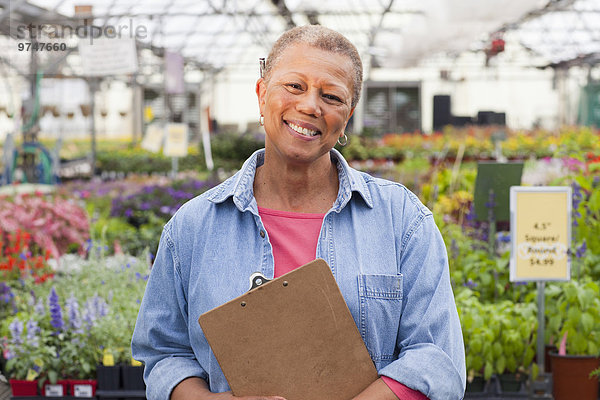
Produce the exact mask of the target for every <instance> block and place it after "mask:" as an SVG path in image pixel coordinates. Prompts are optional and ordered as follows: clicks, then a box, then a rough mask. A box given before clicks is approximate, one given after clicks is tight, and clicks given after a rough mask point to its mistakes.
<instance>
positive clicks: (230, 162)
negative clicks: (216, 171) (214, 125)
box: [200, 133, 265, 169]
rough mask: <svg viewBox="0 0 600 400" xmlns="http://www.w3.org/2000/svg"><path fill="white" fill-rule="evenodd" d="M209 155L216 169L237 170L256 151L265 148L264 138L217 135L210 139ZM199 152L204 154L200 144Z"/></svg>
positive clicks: (250, 135)
mask: <svg viewBox="0 0 600 400" xmlns="http://www.w3.org/2000/svg"><path fill="white" fill-rule="evenodd" d="M210 147H211V153H212V156H213V160H214V163H215V166H216V167H221V168H226V169H239V168H240V167H241V166H242V164H243V163H244V161H246V159H247V158H248V157H250V156H251V155H252V153H254V152H255V151H256V150H259V149H262V148H263V147H265V141H264V136H262V135H260V136H259V135H257V136H255V135H252V134H243V135H239V134H237V133H219V134H216V135H214V136H213V137H211V143H210ZM200 152H201V153H202V154H204V150H203V148H202V144H200Z"/></svg>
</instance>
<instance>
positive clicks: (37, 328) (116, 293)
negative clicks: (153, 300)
mask: <svg viewBox="0 0 600 400" xmlns="http://www.w3.org/2000/svg"><path fill="white" fill-rule="evenodd" d="M92 254H93V253H92ZM57 269H58V270H57V275H56V276H55V278H54V280H53V281H52V282H45V283H42V284H37V285H34V284H33V282H32V281H31V280H30V279H29V280H25V281H24V282H23V286H22V287H21V288H19V289H18V290H17V292H18V293H17V294H16V295H15V299H16V303H17V304H16V310H15V312H14V313H12V315H10V316H8V317H7V318H6V319H3V320H2V321H0V337H4V338H5V339H3V340H2V350H3V354H4V356H5V358H6V359H7V360H8V362H7V365H6V370H7V372H8V375H9V377H14V378H24V377H27V376H29V377H32V376H35V377H38V378H39V379H41V380H50V381H52V382H55V381H56V380H57V379H59V378H78V379H86V378H87V379H89V378H93V377H94V376H95V369H96V365H97V364H98V363H99V362H100V360H101V358H102V355H103V352H104V351H105V350H106V349H114V353H115V355H116V356H117V361H119V362H123V363H129V362H130V361H131V354H130V350H129V345H130V342H131V335H132V333H133V328H134V324H135V320H136V317H137V313H138V310H139V305H140V302H141V298H142V296H143V293H144V289H145V286H146V281H147V279H148V273H149V268H148V262H147V259H146V258H145V257H141V258H135V257H131V256H127V255H118V256H111V257H90V258H89V259H83V258H81V257H79V256H77V255H74V254H68V255H65V256H63V257H62V259H61V260H60V263H58V264H57Z"/></svg>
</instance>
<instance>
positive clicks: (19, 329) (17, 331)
mask: <svg viewBox="0 0 600 400" xmlns="http://www.w3.org/2000/svg"><path fill="white" fill-rule="evenodd" d="M8 330H9V332H10V336H11V337H12V343H14V344H16V345H20V344H21V343H23V338H22V337H21V336H22V335H23V322H21V321H19V320H18V319H15V320H13V322H11V323H10V325H8Z"/></svg>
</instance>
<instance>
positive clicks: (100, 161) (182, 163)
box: [96, 147, 206, 174]
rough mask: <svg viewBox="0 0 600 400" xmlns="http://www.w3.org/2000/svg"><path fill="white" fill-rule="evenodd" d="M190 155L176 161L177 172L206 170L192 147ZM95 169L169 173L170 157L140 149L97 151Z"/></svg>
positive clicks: (129, 172)
mask: <svg viewBox="0 0 600 400" xmlns="http://www.w3.org/2000/svg"><path fill="white" fill-rule="evenodd" d="M190 150H191V151H190V153H189V154H188V155H187V156H185V157H181V158H179V160H178V170H179V171H202V170H205V169H206V164H205V162H204V157H203V156H202V155H201V154H199V153H198V152H197V151H196V150H195V148H194V147H191V148H190ZM96 168H98V169H99V170H100V171H108V172H121V173H124V174H131V173H138V174H152V173H163V174H166V173H169V172H171V170H172V163H171V157H166V156H164V155H163V154H161V153H152V152H150V151H146V150H143V149H141V148H129V149H128V148H124V149H118V150H111V151H99V152H98V153H97V155H96Z"/></svg>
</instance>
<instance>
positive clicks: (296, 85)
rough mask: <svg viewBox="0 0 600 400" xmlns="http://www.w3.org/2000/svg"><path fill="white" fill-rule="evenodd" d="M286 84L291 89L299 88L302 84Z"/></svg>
mask: <svg viewBox="0 0 600 400" xmlns="http://www.w3.org/2000/svg"><path fill="white" fill-rule="evenodd" d="M287 86H288V87H289V88H292V89H296V90H300V89H302V86H300V84H299V83H288V84H287Z"/></svg>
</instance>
